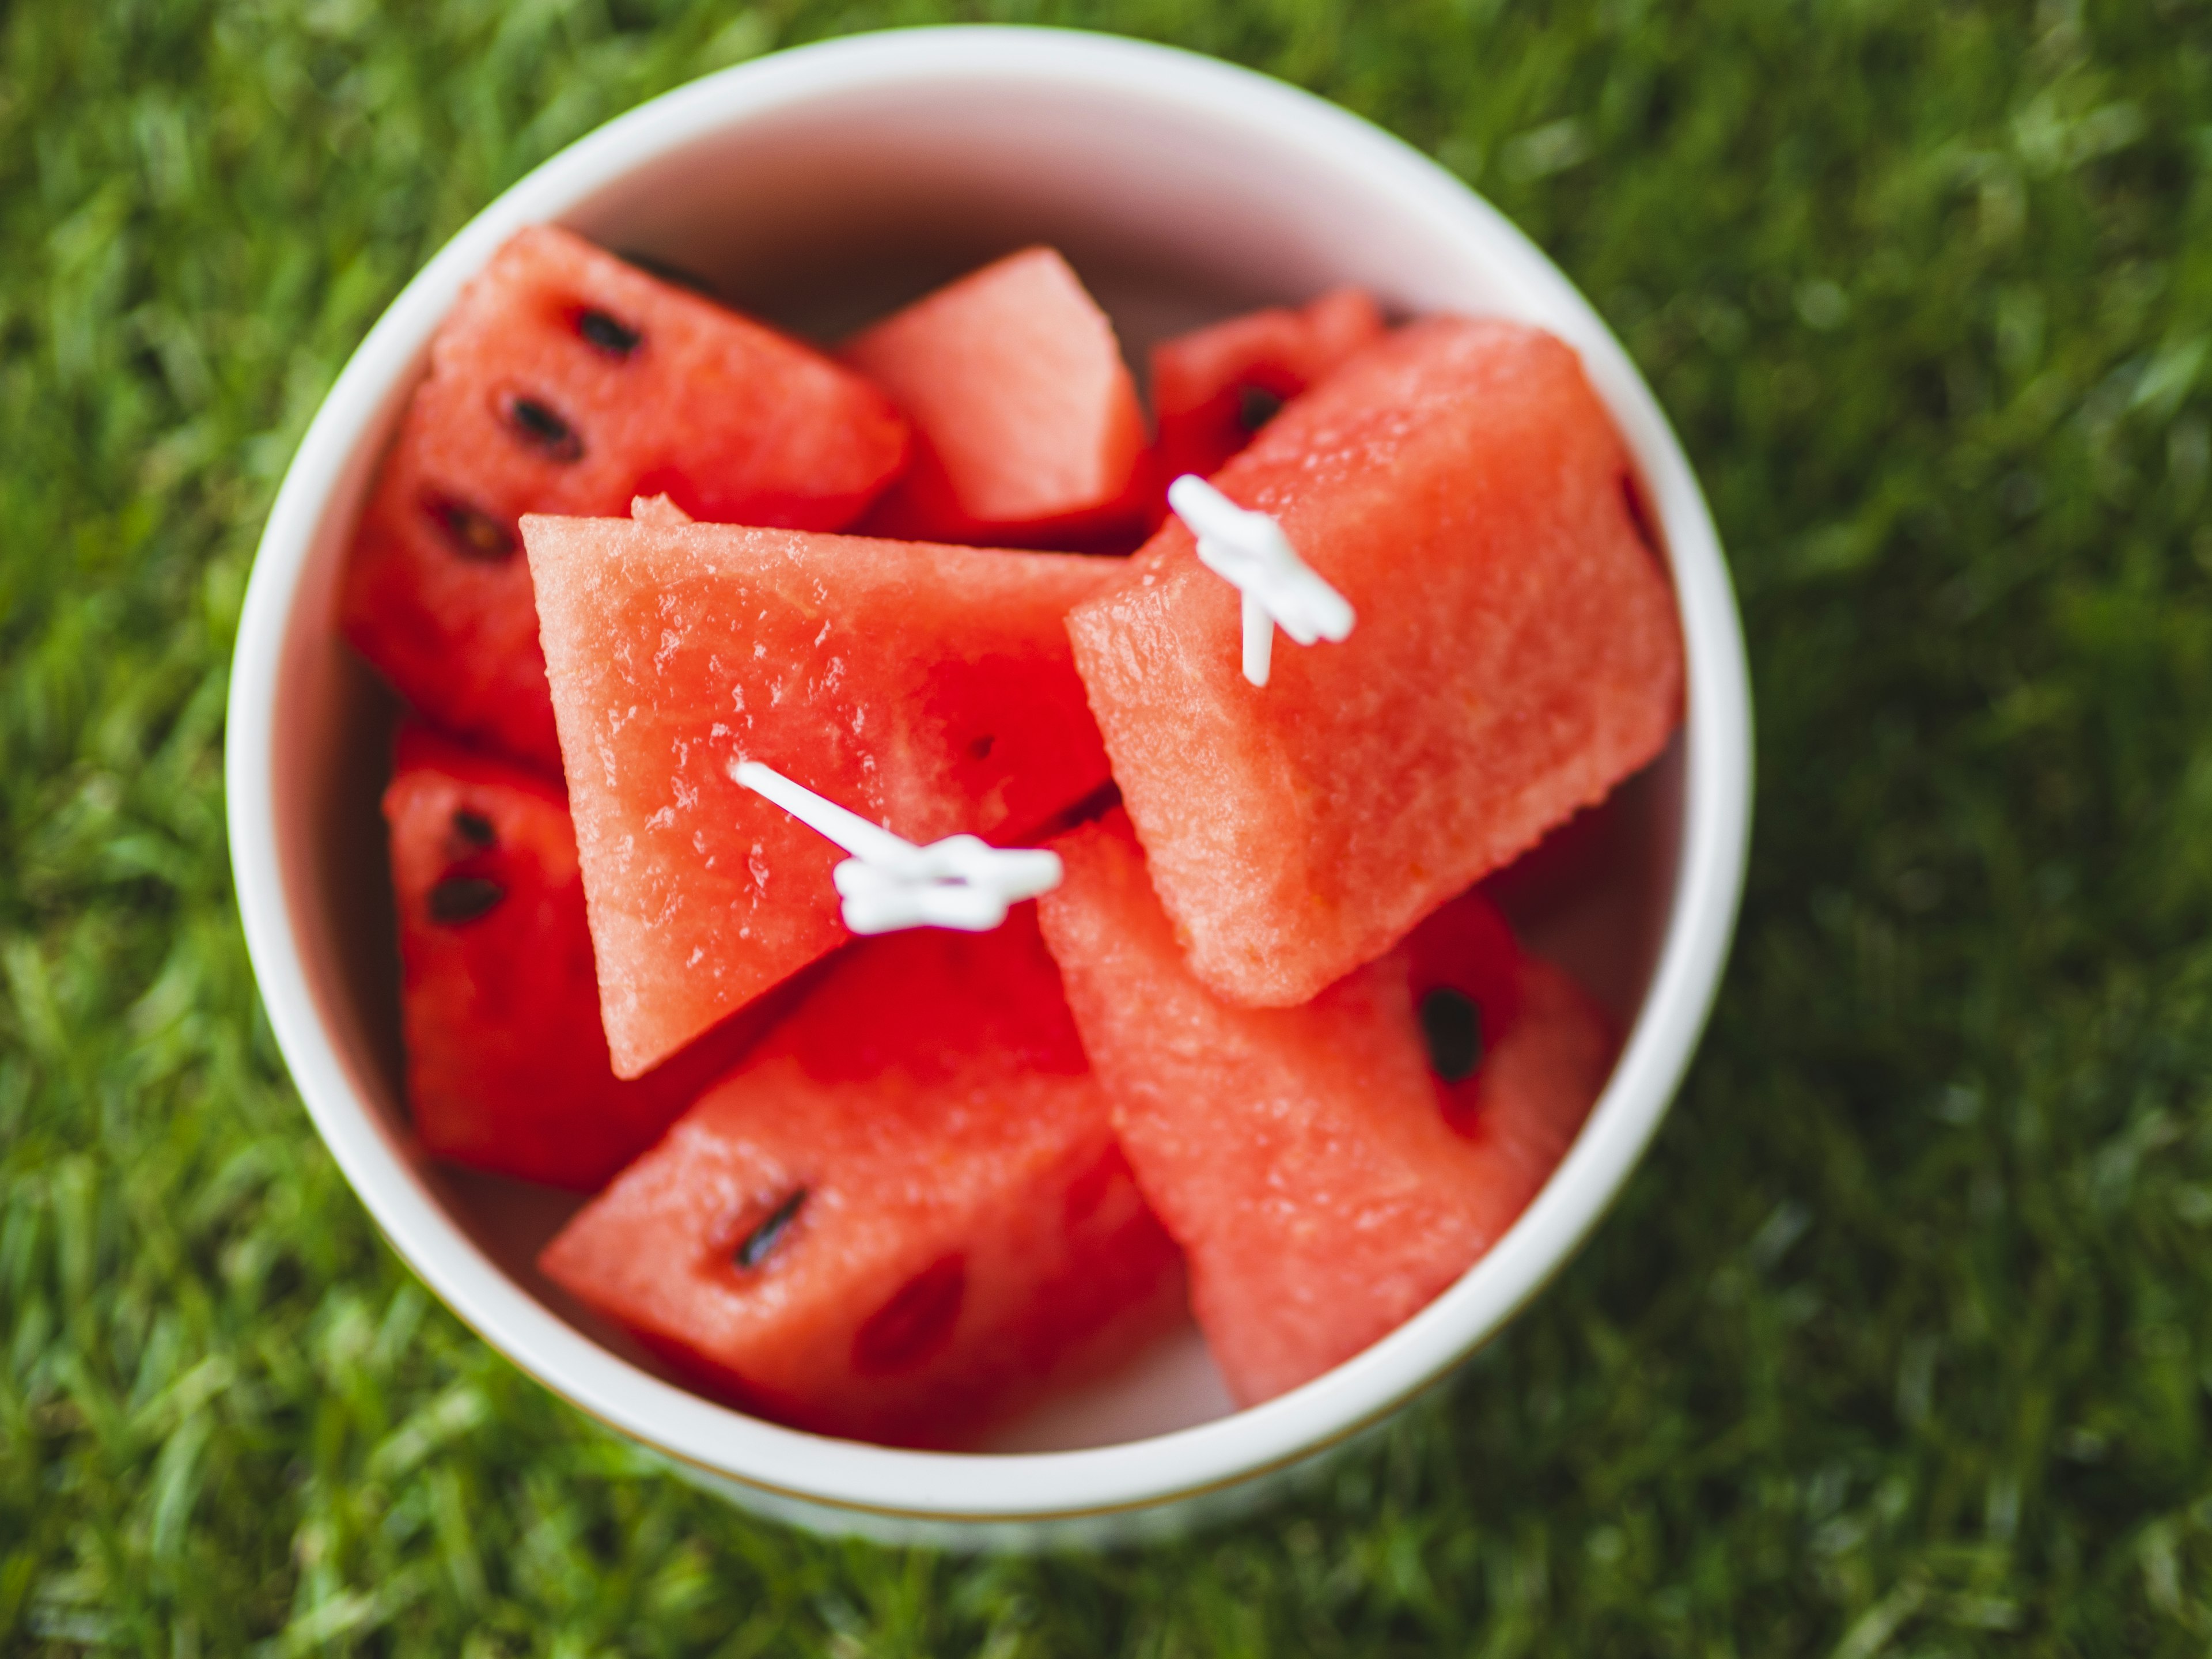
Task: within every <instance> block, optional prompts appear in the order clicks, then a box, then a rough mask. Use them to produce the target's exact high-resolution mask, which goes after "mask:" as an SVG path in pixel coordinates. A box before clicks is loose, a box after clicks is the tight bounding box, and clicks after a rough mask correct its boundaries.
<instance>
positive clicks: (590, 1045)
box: [384, 726, 773, 1192]
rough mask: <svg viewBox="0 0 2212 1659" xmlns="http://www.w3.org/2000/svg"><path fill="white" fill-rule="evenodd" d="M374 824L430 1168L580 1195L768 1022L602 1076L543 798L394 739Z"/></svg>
mask: <svg viewBox="0 0 2212 1659" xmlns="http://www.w3.org/2000/svg"><path fill="white" fill-rule="evenodd" d="M384 817H385V822H386V823H387V824H388V825H389V826H390V829H391V836H392V888H393V890H394V894H395V896H396V897H397V899H398V909H399V957H400V965H401V973H402V979H401V987H400V1010H401V1020H402V1025H403V1030H404V1034H405V1037H406V1046H407V1096H408V1104H409V1108H410V1111H411V1113H412V1115H413V1117H414V1120H415V1129H416V1133H417V1134H418V1135H420V1136H421V1137H422V1144H423V1146H426V1147H427V1148H428V1150H429V1151H431V1152H434V1153H435V1154H437V1155H438V1156H439V1157H441V1158H452V1159H453V1160H454V1161H455V1162H456V1163H459V1164H468V1165H470V1166H471V1167H472V1168H474V1169H478V1170H489V1171H490V1172H492V1173H493V1174H495V1175H507V1176H520V1178H522V1179H523V1180H526V1181H542V1182H547V1183H549V1184H550V1185H553V1186H556V1187H569V1188H576V1189H578V1190H580V1191H586V1192H589V1191H594V1190H596V1189H597V1188H599V1187H601V1186H603V1185H604V1184H605V1182H607V1181H608V1180H609V1178H611V1176H613V1175H614V1173H615V1172H616V1171H617V1170H619V1169H621V1168H622V1167H623V1164H627V1163H629V1161H630V1160H631V1159H632V1158H635V1157H636V1156H637V1155H638V1154H639V1153H640V1152H643V1151H644V1150H645V1149H646V1148H647V1146H651V1145H652V1144H653V1142H654V1141H655V1140H657V1139H659V1137H660V1133H661V1132H662V1131H663V1130H665V1128H667V1127H668V1126H669V1125H670V1124H671V1123H672V1122H674V1121H675V1120H676V1118H677V1116H678V1115H679V1114H680V1113H681V1112H682V1111H683V1110H684V1108H685V1107H687V1106H689V1105H690V1103H692V1102H693V1101H694V1100H696V1099H697V1098H698V1097H699V1095H700V1094H701V1093H702V1091H704V1090H705V1089H706V1087H707V1085H708V1084H709V1083H711V1082H713V1081H714V1079H715V1078H716V1077H717V1076H719V1075H720V1073H722V1072H724V1071H726V1069H728V1067H729V1066H731V1065H732V1064H733V1063H734V1062H735V1061H736V1060H737V1059H738V1056H739V1055H740V1054H742V1053H743V1052H744V1048H745V1046H746V1044H747V1043H748V1042H749V1041H750V1038H751V1037H752V1036H753V1035H754V1034H755V1032H756V1031H757V1030H758V1029H759V1028H760V1027H761V1026H762V1025H763V1024H765V1023H766V1018H767V1016H768V1015H769V1013H771V1012H773V1010H772V1009H769V1007H768V1006H766V1005H763V1006H762V1012H761V1013H760V1014H759V1015H756V1016H751V1017H750V1018H740V1019H738V1020H734V1021H732V1022H731V1023H730V1024H728V1025H726V1026H725V1027H722V1028H720V1029H718V1030H715V1031H714V1032H713V1033H711V1034H710V1035H709V1036H708V1037H706V1038H705V1039H704V1040H703V1041H702V1042H699V1043H697V1044H696V1045H695V1046H693V1047H692V1048H689V1049H687V1050H685V1051H684V1053H683V1054H679V1055H678V1056H676V1057H675V1058H674V1059H672V1060H670V1061H669V1062H668V1063H667V1064H666V1065H665V1066H660V1067H659V1069H657V1070H655V1071H653V1072H652V1073H649V1074H647V1076H644V1077H641V1078H640V1079H637V1080H636V1081H635V1082H631V1083H624V1082H622V1081H620V1080H618V1079H617V1078H616V1077H615V1074H614V1072H613V1070H612V1069H611V1066H609V1064H608V1060H607V1042H606V1037H605V1035H604V1034H603V1033H602V1032H601V1030H599V983H598V980H597V977H596V975H594V974H593V972H592V940H591V935H590V933H589V932H588V931H587V929H586V927H585V924H584V889H583V884H582V882H581V881H580V879H579V878H578V876H577V872H576V842H575V837H574V835H573V833H572V832H571V831H570V829H569V827H568V805H567V803H566V802H564V801H563V800H562V798H561V792H560V791H559V789H557V788H556V787H554V786H553V785H551V784H549V783H546V782H544V781H542V780H541V779H539V778H538V777H537V776H536V775H533V774H532V773H529V772H526V771H524V770H522V769H520V768H519V767H515V766H512V765H509V764H507V763H505V762H502V761H499V760H495V759H493V758H491V757H488V756H484V755H479V754H474V753H471V751H470V750H466V749H463V748H461V747H460V746H459V744H453V743H449V742H447V741H446V740H445V739H443V738H439V737H436V736H434V735H433V734H432V733H430V732H427V731H425V730H423V729H422V728H421V727H417V726H410V727H408V728H405V729H404V730H403V731H402V732H400V735H399V741H398V754H397V763H396V765H395V767H394V769H393V773H392V784H391V787H389V788H387V789H386V791H385V795H384Z"/></svg>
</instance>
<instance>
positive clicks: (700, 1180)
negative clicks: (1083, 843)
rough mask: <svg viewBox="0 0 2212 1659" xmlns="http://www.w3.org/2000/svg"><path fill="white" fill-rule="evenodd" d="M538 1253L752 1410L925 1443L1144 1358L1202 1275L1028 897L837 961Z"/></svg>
mask: <svg viewBox="0 0 2212 1659" xmlns="http://www.w3.org/2000/svg"><path fill="white" fill-rule="evenodd" d="M543 1265H544V1269H545V1271H546V1273H549V1274H550V1276H551V1277H552V1278H553V1279H556V1281H557V1282H559V1283H560V1284H562V1285H565V1286H567V1287H568V1289H569V1290H571V1291H574V1293H575V1294H576V1295H577V1296H579V1297H581V1298H582V1299H583V1300H584V1301H585V1302H586V1303H588V1304H591V1305H592V1307H594V1308H597V1309H599V1310H600V1311H602V1312H603V1313H605V1314H606V1315H607V1316H609V1317H611V1318H612V1319H614V1320H616V1321H617V1322H619V1323H621V1324H623V1325H624V1326H626V1327H628V1328H629V1329H631V1330H633V1331H635V1333H636V1334H638V1335H639V1336H640V1337H641V1338H642V1339H643V1340H645V1341H646V1342H647V1344H648V1345H649V1346H652V1347H653V1348H654V1349H655V1350H657V1351H658V1352H660V1353H662V1354H663V1355H665V1356H666V1357H667V1358H669V1359H670V1360H671V1362H672V1363H673V1364H676V1365H677V1366H678V1368H679V1369H680V1370H682V1371H683V1372H684V1374H686V1375H687V1376H689V1377H690V1378H691V1379H692V1380H694V1381H696V1382H697V1383H700V1384H702V1386H704V1387H705V1388H707V1389H709V1390H710V1391H712V1392H714V1393H716V1394H719V1395H722V1396H724V1397H726V1398H727V1399H729V1400H731V1401H733V1402H734V1403H736V1404H738V1405H739V1406H741V1407H744V1408H746V1409H749V1410H751V1411H754V1412H757V1413H761V1414H762V1415H764V1416H769V1417H773V1418H776V1419H781V1420H782V1421H784V1422H786V1423H789V1424H793V1425H796V1426H799V1427H801V1428H806V1429H812V1430H815V1431H818V1432H821V1433H824V1434H834V1435H843V1436H849V1437H854V1438H859V1439H866V1440H876V1441H888V1442H892V1443H905V1444H915V1445H947V1444H954V1443H958V1442H960V1441H962V1440H963V1439H965V1438H966V1437H969V1435H971V1434H973V1433H974V1432H975V1431H977V1430H979V1429H981V1428H982V1427H983V1426H985V1425H987V1424H989V1423H991V1422H993V1421H994V1420H997V1419H1000V1418H1002V1417H1003V1416H1005V1415H1006V1413H1009V1412H1011V1411H1012V1410H1014V1409H1016V1408H1017V1407H1019V1406H1020V1405H1022V1404H1023V1403H1024V1402H1026V1401H1029V1400H1030V1399H1033V1398H1034V1397H1035V1396H1036V1395H1037V1394H1038V1393H1039V1392H1040V1391H1041V1390H1042V1389H1043V1388H1044V1387H1045V1386H1046V1385H1047V1384H1048V1383H1050V1382H1052V1381H1054V1380H1056V1379H1063V1378H1066V1376H1069V1375H1070V1374H1071V1373H1072V1372H1078V1373H1079V1372H1082V1371H1085V1370H1095V1369H1097V1368H1100V1367H1102V1366H1103V1365H1104V1364H1109V1363H1110V1362H1111V1361H1112V1360H1114V1359H1116V1358H1121V1357H1122V1356H1124V1355H1126V1354H1127V1353H1129V1352H1133V1351H1134V1349H1135V1348H1137V1347H1138V1346H1141V1345H1142V1344H1143V1343H1145V1342H1146V1341H1147V1340H1150V1339H1151V1338H1152V1336H1153V1335H1154V1334H1157V1333H1158V1332H1159V1331H1160V1330H1162V1329H1163V1328H1165V1326H1166V1325H1167V1324H1168V1323H1169V1322H1171V1321H1172V1320H1173V1319H1174V1318H1175V1317H1176V1315H1177V1313H1178V1312H1179V1310H1180V1309H1181V1306H1182V1276H1181V1274H1180V1273H1179V1272H1178V1270H1177V1262H1176V1249H1175V1246H1174V1245H1173V1244H1172V1243H1170V1242H1169V1240H1168V1238H1167V1236H1166V1235H1165V1234H1164V1232H1162V1231H1161V1230H1160V1226H1159V1224H1158V1222H1157V1221H1156V1220H1154V1219H1153V1218H1152V1213H1151V1212H1150V1211H1149V1210H1147V1209H1146V1206H1145V1203H1144V1200H1142V1198H1140V1197H1139V1195H1138V1193H1137V1189H1136V1187H1135V1185H1134V1183H1133V1182H1132V1181H1131V1179H1130V1177H1129V1170H1128V1165H1127V1163H1126V1162H1125V1161H1124V1160H1123V1158H1122V1156H1121V1152H1120V1150H1119V1149H1118V1148H1117V1147H1116V1146H1115V1142H1114V1138H1113V1133H1112V1129H1111V1127H1110V1124H1109V1112H1108V1109H1107V1106H1106V1102H1105V1098H1104V1097H1103V1095H1102V1094H1101V1093H1100V1092H1099V1090H1098V1085H1097V1080H1096V1079H1093V1078H1092V1077H1091V1074H1090V1073H1089V1071H1088V1069H1087V1068H1086V1066H1085V1060H1084V1057H1083V1050H1082V1048H1081V1046H1080V1044H1079V1042H1078V1040H1077V1038H1076V1035H1075V1030H1074V1028H1073V1025H1072V1024H1071V1023H1070V1021H1069V1018H1068V1014H1067V1009H1066V1003H1065V1002H1064V1001H1063V1000H1062V999H1061V995H1060V981H1059V976H1058V975H1057V974H1056V973H1055V972H1054V968H1053V964H1052V960H1051V958H1050V957H1048V956H1047V955H1046V954H1045V951H1044V947H1043V945H1042V942H1041V941H1040V940H1039V939H1038V937H1037V930H1036V918H1035V913H1034V910H1033V909H1032V908H1031V907H1029V906H1023V907H1021V908H1019V909H1018V910H1017V911H1015V913H1014V914H1013V915H1012V916H1011V917H1009V919H1008V920H1007V921H1006V925H1005V926H1004V927H1000V929H998V930H997V931H996V932H994V933H981V934H969V933H944V932H940V931H938V930H935V929H921V930H917V931H915V932H913V933H894V934H890V935H887V936H885V937H884V938H881V939H871V940H866V941H863V942H862V943H860V944H858V945H854V947H853V948H852V950H850V951H848V952H846V953H845V954H844V955H842V956H841V957H838V958H837V959H836V962H835V963H833V964H831V965H830V967H829V969H828V970H827V972H826V973H825V975H824V976H823V979H822V981H821V982H820V983H819V985H818V986H817V987H816V988H815V989H814V990H813V991H812V992H811V994H809V995H808V996H807V998H806V999H805V1000H804V1001H803V1002H802V1003H801V1004H800V1005H799V1008H798V1010H797V1011H796V1012H794V1013H793V1015H792V1016H791V1017H790V1018H788V1019H787V1021H786V1022H785V1023H784V1024H782V1025H781V1026H780V1027H779V1028H778V1029H777V1030H775V1032H774V1033H772V1034H771V1035H770V1036H769V1037H768V1038H767V1039H766V1040H765V1041H764V1042H763V1043H762V1045H761V1047H760V1048H758V1049H757V1051H756V1052H755V1054H754V1055H753V1057H752V1058H751V1059H750V1060H748V1061H747V1062H746V1064H745V1066H744V1068H743V1069H742V1070H741V1071H739V1072H738V1073H737V1074H736V1075H734V1076H732V1078H731V1079H729V1080H728V1081H727V1082H726V1083H725V1084H723V1085H722V1086H721V1087H720V1088H719V1089H718V1090H716V1091H714V1093H713V1094H711V1095H709V1096H708V1097H707V1098H705V1099H704V1100H702V1102H700V1103H699V1104H698V1106H697V1107H696V1109H694V1110H692V1111H691V1112H690V1114H688V1115H686V1116H685V1117H684V1120H683V1121H681V1122H680V1123H678V1125H677V1127H676V1128H675V1129H674V1130H673V1131H672V1132H671V1133H670V1135H669V1136H668V1138H667V1139H665V1140H664V1141H663V1142H662V1143H661V1144H660V1145H659V1146H657V1147H656V1148H654V1149H653V1152H650V1153H649V1154H647V1157H646V1158H643V1159H642V1160H641V1161H640V1162H639V1163H638V1164H636V1165H635V1167H633V1168H632V1169H631V1170H629V1171H628V1172H627V1173H625V1174H624V1175H623V1176H622V1178H621V1179H620V1180H618V1181H617V1182H615V1184H614V1185H613V1186H612V1187H611V1188H609V1189H608V1190H607V1192H606V1193H605V1195H604V1196H602V1197H601V1198H600V1199H599V1200H598V1201H597V1202H595V1203H593V1204H592V1205H591V1206H588V1207H587V1208H586V1209H585V1210H584V1211H583V1212H581V1213H580V1214H579V1215H578V1216H577V1217H576V1218H575V1219H574V1221H572V1222H571V1223H570V1224H569V1225H568V1230H567V1231H564V1232H563V1233H562V1234H561V1236H560V1237H558V1238H556V1239H555V1240H554V1242H553V1243H552V1244H551V1245H550V1247H549V1248H548V1249H546V1251H545V1253H544V1258H543Z"/></svg>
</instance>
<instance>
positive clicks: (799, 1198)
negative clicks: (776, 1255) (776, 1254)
mask: <svg viewBox="0 0 2212 1659" xmlns="http://www.w3.org/2000/svg"><path fill="white" fill-rule="evenodd" d="M805 1202H806V1188H804V1187H795V1188H793V1189H792V1194H791V1196H790V1197H789V1198H787V1199H785V1200H783V1202H782V1203H781V1204H779V1205H777V1206H775V1208H774V1209H773V1210H771V1211H769V1215H768V1219H767V1220H765V1221H763V1222H762V1223H761V1225H759V1226H757V1227H756V1228H754V1229H753V1230H752V1231H750V1232H749V1233H747V1234H746V1235H745V1236H744V1240H743V1241H742V1242H741V1243H739V1244H738V1248H737V1250H736V1253H735V1254H734V1255H732V1258H731V1259H732V1261H735V1262H736V1263H737V1264H738V1267H742V1268H744V1270H745V1271H746V1272H747V1273H750V1272H751V1271H752V1270H753V1269H754V1268H755V1267H759V1266H760V1264H761V1263H762V1262H763V1261H767V1260H768V1258H769V1252H770V1251H771V1250H773V1249H775V1247H776V1246H777V1245H778V1244H781V1243H782V1242H783V1236H784V1235H785V1234H786V1233H787V1232H789V1231H791V1224H792V1223H793V1222H794V1221H796V1220H797V1219H798V1218H799V1210H800V1208H801V1206H804V1205H805Z"/></svg>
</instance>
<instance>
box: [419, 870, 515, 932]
mask: <svg viewBox="0 0 2212 1659" xmlns="http://www.w3.org/2000/svg"><path fill="white" fill-rule="evenodd" d="M506 896H507V889H506V888H504V887H502V886H501V885H500V884H498V883H497V882H495V881H494V880H493V879H492V878H490V877H489V876H447V878H445V879H444V880H443V881H441V882H440V883H439V884H437V885H436V886H435V887H433V888H432V889H431V890H430V920H431V921H436V922H443V923H444V924H445V925H446V926H447V927H458V926H459V925H460V924H461V923H462V922H465V921H475V920H476V919H477V917H478V916H481V915H484V914H485V913H487V912H488V911H489V910H490V909H491V908H492V907H493V906H495V905H496V904H497V903H498V902H500V901H501V899H503V898H505V897H506Z"/></svg>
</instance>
